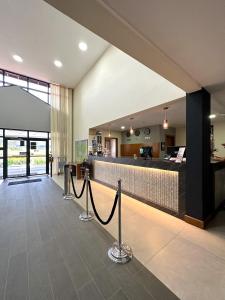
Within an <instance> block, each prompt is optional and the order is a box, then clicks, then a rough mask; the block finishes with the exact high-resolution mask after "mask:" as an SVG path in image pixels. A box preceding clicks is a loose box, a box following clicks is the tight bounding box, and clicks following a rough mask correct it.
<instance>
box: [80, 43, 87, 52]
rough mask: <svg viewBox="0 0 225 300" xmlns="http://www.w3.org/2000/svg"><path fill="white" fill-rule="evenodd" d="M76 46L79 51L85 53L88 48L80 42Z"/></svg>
mask: <svg viewBox="0 0 225 300" xmlns="http://www.w3.org/2000/svg"><path fill="white" fill-rule="evenodd" d="M78 46H79V48H80V50H81V51H87V48H88V46H87V44H86V43H85V42H80V43H79V45H78Z"/></svg>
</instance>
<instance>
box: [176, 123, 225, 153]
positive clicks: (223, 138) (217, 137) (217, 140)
mask: <svg viewBox="0 0 225 300" xmlns="http://www.w3.org/2000/svg"><path fill="white" fill-rule="evenodd" d="M213 126H214V144H215V149H217V151H216V152H215V155H218V156H222V157H225V149H224V147H223V146H222V145H221V144H224V143H225V121H214V122H213ZM176 145H178V146H185V145H186V128H185V127H179V128H176Z"/></svg>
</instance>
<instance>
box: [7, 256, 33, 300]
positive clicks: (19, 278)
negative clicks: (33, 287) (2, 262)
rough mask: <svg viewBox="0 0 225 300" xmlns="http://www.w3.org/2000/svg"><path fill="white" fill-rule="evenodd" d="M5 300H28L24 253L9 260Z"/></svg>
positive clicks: (25, 257)
mask: <svg viewBox="0 0 225 300" xmlns="http://www.w3.org/2000/svg"><path fill="white" fill-rule="evenodd" d="M5 299H6V300H26V299H28V271H27V256H26V253H21V254H18V255H16V256H13V257H11V259H10V262H9V271H8V277H7V286H6V298H5Z"/></svg>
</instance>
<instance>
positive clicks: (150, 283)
mask: <svg viewBox="0 0 225 300" xmlns="http://www.w3.org/2000/svg"><path fill="white" fill-rule="evenodd" d="M135 280H136V281H137V282H139V283H140V284H141V285H143V286H144V287H145V288H146V290H147V291H149V293H151V295H152V296H153V297H154V298H155V299H157V300H164V299H166V300H178V299H179V298H177V296H176V295H174V294H173V293H172V292H171V291H170V290H169V289H168V288H167V287H166V286H165V285H164V284H162V282H160V281H159V280H158V279H157V278H156V277H155V276H154V275H153V274H152V273H150V272H149V271H148V270H146V269H143V270H141V271H140V272H138V273H137V274H136V276H135Z"/></svg>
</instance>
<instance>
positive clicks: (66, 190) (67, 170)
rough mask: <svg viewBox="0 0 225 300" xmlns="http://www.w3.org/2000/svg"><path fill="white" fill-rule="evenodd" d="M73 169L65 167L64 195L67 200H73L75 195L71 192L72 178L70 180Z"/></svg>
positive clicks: (68, 166)
mask: <svg viewBox="0 0 225 300" xmlns="http://www.w3.org/2000/svg"><path fill="white" fill-rule="evenodd" d="M71 169H72V167H71V166H70V165H65V166H64V194H63V196H64V197H63V198H64V199H65V200H73V199H74V195H73V194H72V193H71V192H70V185H71V178H70V172H71V171H72V170H71Z"/></svg>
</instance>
